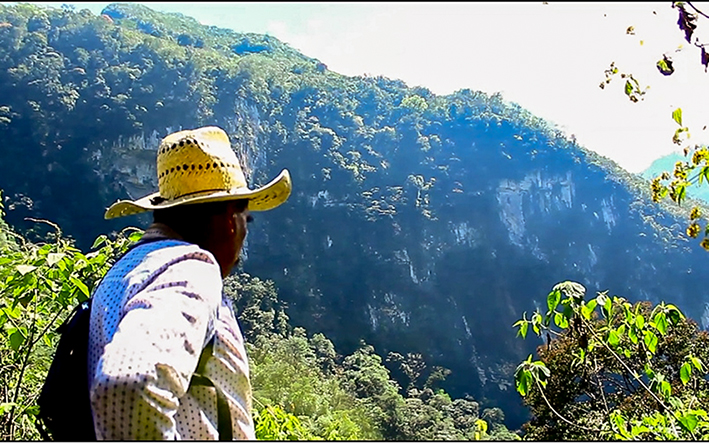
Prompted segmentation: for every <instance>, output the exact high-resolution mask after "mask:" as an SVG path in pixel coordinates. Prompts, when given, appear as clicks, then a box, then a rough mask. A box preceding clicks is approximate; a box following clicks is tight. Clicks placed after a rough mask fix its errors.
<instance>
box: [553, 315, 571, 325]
mask: <svg viewBox="0 0 709 443" xmlns="http://www.w3.org/2000/svg"><path fill="white" fill-rule="evenodd" d="M554 324H556V326H558V327H560V328H561V329H566V328H568V327H569V320H568V319H567V318H566V317H565V316H564V314H562V313H561V312H557V313H555V314H554Z"/></svg>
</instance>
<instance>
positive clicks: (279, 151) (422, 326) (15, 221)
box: [0, 4, 709, 427]
mask: <svg viewBox="0 0 709 443" xmlns="http://www.w3.org/2000/svg"><path fill="white" fill-rule="evenodd" d="M422 62H425V60H424V61H422ZM474 86H475V85H471V87H474ZM203 125H218V126H221V127H222V128H224V129H225V130H226V131H227V132H228V133H229V134H230V137H231V138H232V140H233V141H234V149H235V150H236V152H237V154H238V155H239V156H240V157H241V158H242V159H243V161H244V163H245V165H246V171H247V173H248V177H249V180H250V182H251V183H252V184H254V185H256V184H263V183H265V182H266V181H267V180H268V179H270V178H271V177H273V176H275V175H276V174H277V173H278V172H279V171H280V170H281V169H282V168H284V167H285V168H288V169H289V170H290V172H291V174H292V178H293V185H294V189H293V194H292V196H291V198H290V200H289V201H288V202H287V204H285V205H283V206H281V207H280V208H278V209H276V210H274V211H271V212H269V213H266V214H263V215H261V214H256V222H255V223H254V224H253V225H252V226H253V227H252V229H251V231H250V234H249V237H248V242H247V245H246V249H245V252H244V256H245V257H244V265H243V267H244V270H246V271H247V272H249V273H250V274H253V275H257V276H259V277H261V278H263V279H270V280H273V281H274V282H275V285H276V286H277V287H278V291H279V297H280V298H281V299H282V300H284V301H285V302H286V303H287V305H288V308H287V314H288V316H289V317H290V319H291V321H292V322H293V324H294V325H297V326H302V327H304V328H305V329H306V330H307V331H308V332H309V333H324V334H325V335H326V336H327V337H328V338H330V339H331V340H332V341H333V343H334V345H335V347H336V348H337V349H338V351H339V352H343V353H351V352H353V351H354V350H355V349H356V348H357V347H358V346H359V344H360V341H361V340H364V341H365V342H366V343H370V344H372V345H374V348H375V349H376V350H377V352H379V353H380V354H381V355H387V354H388V353H389V352H391V351H393V352H398V353H401V354H406V353H412V354H415V353H420V354H421V355H422V356H423V359H424V361H425V362H426V363H427V364H428V367H429V368H433V367H434V366H436V365H438V366H443V367H445V368H448V369H450V371H451V373H450V374H449V375H448V377H447V379H446V380H445V382H443V383H442V386H444V387H445V389H446V391H447V392H449V393H450V394H451V395H452V396H453V397H463V396H465V395H466V394H469V395H472V396H473V397H474V398H475V399H476V400H479V401H481V402H483V403H484V404H486V405H492V406H500V407H502V409H504V411H505V412H506V413H507V418H508V424H509V425H510V426H511V427H518V426H519V425H520V424H521V422H522V421H524V420H525V419H526V416H527V415H526V411H525V410H524V409H523V408H522V406H521V401H520V399H519V397H518V396H517V394H516V392H515V391H514V387H513V379H512V374H513V372H514V369H515V367H516V366H517V364H518V363H519V362H520V361H521V360H523V359H524V358H526V356H527V355H528V354H529V353H530V352H532V351H533V347H534V346H535V343H532V342H530V341H527V342H525V341H521V340H515V330H514V329H513V328H512V324H513V323H514V321H515V320H517V318H519V316H520V315H521V313H522V312H523V311H531V310H533V309H534V308H535V306H540V305H541V306H544V304H545V296H546V294H547V293H548V291H549V289H550V288H551V287H552V286H553V285H554V284H555V283H557V282H559V281H562V280H575V281H578V282H581V283H583V284H584V285H585V286H586V287H587V288H588V292H589V293H591V294H593V293H595V291H600V290H605V289H609V290H610V291H611V293H615V294H618V295H622V296H624V297H627V298H628V299H630V300H650V301H654V302H656V301H658V300H665V301H667V302H673V303H676V304H677V305H678V306H679V307H680V308H682V310H683V311H684V312H686V313H687V314H688V315H690V316H691V317H693V318H695V319H696V320H697V321H698V322H700V324H702V325H703V326H706V325H707V323H709V313H707V312H705V309H706V308H705V306H707V302H709V294H706V292H705V291H704V290H703V289H702V288H703V280H702V277H703V276H704V275H705V273H706V271H707V267H708V266H709V265H708V264H707V260H706V255H705V254H706V252H705V251H704V250H703V249H702V248H700V247H699V246H698V245H695V244H693V243H690V242H688V241H687V240H686V238H685V237H684V234H683V233H682V231H683V226H684V222H685V220H686V214H685V213H684V212H683V210H681V209H675V208H673V207H666V206H660V205H657V204H654V203H652V201H651V198H650V193H649V184H648V182H647V181H645V180H644V179H642V178H640V177H637V176H634V175H631V174H629V173H627V172H626V171H624V170H623V169H621V168H619V167H618V166H617V165H616V164H615V163H613V162H612V161H610V160H609V159H606V158H604V157H601V156H598V155H597V154H595V153H593V152H590V151H588V150H586V149H584V148H583V147H581V146H578V145H577V144H576V143H575V142H574V141H571V140H569V139H568V138H566V137H565V136H564V134H562V133H561V132H560V131H558V130H556V129H554V128H553V127H550V125H548V124H547V123H546V122H545V121H544V120H542V119H541V118H538V117H536V116H533V115H531V114H530V113H529V112H527V111H525V110H524V109H522V108H520V107H519V106H518V105H516V104H513V103H508V102H506V101H505V100H504V99H503V97H501V96H500V95H499V94H495V95H488V94H485V93H483V92H480V91H474V90H469V89H465V90H461V91H458V92H456V93H454V94H452V95H448V96H437V95H435V94H433V93H432V92H430V91H429V90H427V89H426V88H424V87H408V86H407V85H406V84H404V83H403V82H401V81H398V80H392V79H388V78H384V77H370V76H364V77H348V76H343V75H340V74H337V73H335V72H332V71H330V70H328V68H327V66H326V65H325V64H324V63H323V62H321V61H319V60H315V59H312V58H309V57H307V56H305V55H303V54H300V53H299V52H298V51H296V50H294V49H293V48H291V47H289V46H288V45H286V44H284V43H282V42H280V41H278V40H277V39H275V38H273V37H270V36H265V35H256V34H242V33H237V32H233V31H229V30H225V29H219V28H215V27H207V26H203V25H200V24H198V23H197V22H196V21H195V20H194V19H192V18H189V17H185V16H182V15H179V14H163V13H158V12H155V11H152V10H150V9H149V8H146V7H144V6H139V5H129V4H112V5H110V6H108V7H107V8H105V10H104V11H103V14H102V15H101V16H95V15H93V14H92V13H91V12H90V11H88V10H81V11H71V10H67V9H62V10H42V9H40V8H37V7H34V6H30V5H22V4H21V5H16V6H12V7H8V6H2V5H0V136H1V137H2V140H3V144H2V147H1V148H0V156H1V157H2V162H0V188H1V189H3V190H4V192H5V195H6V201H5V207H6V210H7V221H8V222H9V223H10V224H12V225H13V226H15V227H17V228H19V229H22V230H23V232H25V233H26V234H27V235H28V236H29V237H30V238H33V236H35V235H39V234H41V233H39V232H35V231H36V230H37V229H39V228H38V227H37V226H38V225H36V224H34V223H31V222H29V221H26V220H25V218H26V217H33V218H43V219H48V220H52V221H53V222H55V223H57V224H58V225H59V226H61V228H62V229H63V231H64V232H65V233H66V234H68V235H71V236H72V237H74V238H76V239H77V242H78V244H79V245H80V246H82V247H84V248H87V247H89V246H90V245H91V242H92V241H93V239H94V238H95V237H96V236H97V235H98V234H100V233H104V232H110V231H117V230H120V229H121V228H122V227H124V226H126V225H140V226H142V227H145V226H146V224H147V223H148V221H149V216H140V217H133V218H128V219H118V220H115V221H105V220H103V212H104V210H105V208H106V207H107V206H109V205H110V204H111V203H113V202H114V201H115V200H116V199H119V198H137V197H140V196H142V195H145V194H147V193H149V192H152V191H154V190H155V189H157V180H156V172H155V155H156V148H157V145H158V143H159V140H160V139H161V138H162V137H164V136H165V135H167V134H168V133H170V132H172V131H174V130H178V129H180V128H185V129H186V128H194V127H198V126H203ZM619 149H620V147H619ZM399 375H401V374H399ZM426 375H428V374H424V375H423V378H425V376H426Z"/></svg>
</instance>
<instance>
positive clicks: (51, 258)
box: [47, 252, 66, 266]
mask: <svg viewBox="0 0 709 443" xmlns="http://www.w3.org/2000/svg"><path fill="white" fill-rule="evenodd" d="M65 256H66V254H64V253H62V252H60V253H51V254H48V255H47V265H49V266H54V264H56V263H57V262H59V260H61V259H63V258H64V257H65Z"/></svg>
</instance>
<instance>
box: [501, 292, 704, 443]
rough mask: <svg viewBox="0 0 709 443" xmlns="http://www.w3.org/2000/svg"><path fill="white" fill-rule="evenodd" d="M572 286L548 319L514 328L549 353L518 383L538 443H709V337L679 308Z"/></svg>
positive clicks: (531, 363)
mask: <svg viewBox="0 0 709 443" xmlns="http://www.w3.org/2000/svg"><path fill="white" fill-rule="evenodd" d="M584 295H585V288H584V287H583V286H582V285H580V284H578V283H574V282H564V283H560V284H559V285H556V286H555V287H554V288H553V289H552V291H551V292H550V293H549V295H548V297H547V307H548V310H547V311H546V313H544V314H542V311H540V310H539V309H537V311H536V312H534V313H533V314H532V316H531V318H530V319H527V318H526V314H525V315H524V316H523V318H522V319H521V320H519V321H518V322H517V323H515V327H517V328H518V334H519V335H520V336H522V337H523V338H524V337H526V335H527V333H528V332H529V330H530V328H531V330H532V331H533V332H534V333H535V334H536V335H537V336H539V337H543V338H545V339H546V343H545V344H544V345H541V346H540V347H539V348H538V349H537V354H538V356H539V360H533V359H532V356H531V355H530V356H529V358H528V359H527V360H526V361H524V362H522V363H521V364H520V365H519V366H518V368H517V371H516V373H515V383H516V387H517V390H518V392H519V393H520V394H521V395H522V396H523V397H524V401H525V403H526V404H527V405H529V406H530V408H531V411H532V415H533V418H532V419H531V420H530V421H529V422H528V423H526V424H525V425H524V429H525V431H526V437H527V438H531V439H533V440H549V439H550V440H578V439H582V440H596V439H598V438H599V437H601V438H603V439H612V440H614V439H623V440H626V439H643V440H647V439H672V440H681V439H691V440H695V439H698V438H709V421H707V414H706V410H707V407H709V403H708V402H709V385H708V384H707V381H706V380H705V377H706V375H707V374H708V373H709V371H708V370H707V367H706V366H705V364H704V363H703V362H706V361H707V359H708V358H709V335H708V334H707V333H706V332H705V331H701V330H700V329H699V328H698V326H697V324H696V323H694V322H693V321H692V320H690V319H687V318H685V317H684V315H683V314H682V313H681V312H680V311H679V309H677V307H675V306H673V305H670V304H665V303H660V304H658V305H656V306H654V307H653V306H651V304H650V303H648V302H638V303H635V304H631V303H630V302H628V301H627V300H625V299H624V298H622V297H618V296H612V297H611V296H609V295H607V292H603V293H599V294H598V295H597V296H596V297H594V298H592V299H590V300H584Z"/></svg>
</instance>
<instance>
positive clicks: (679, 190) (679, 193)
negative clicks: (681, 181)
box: [677, 185, 687, 205]
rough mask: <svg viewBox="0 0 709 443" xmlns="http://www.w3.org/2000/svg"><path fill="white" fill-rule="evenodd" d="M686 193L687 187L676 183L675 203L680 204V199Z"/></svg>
mask: <svg viewBox="0 0 709 443" xmlns="http://www.w3.org/2000/svg"><path fill="white" fill-rule="evenodd" d="M686 195H687V187H686V186H684V185H677V204H678V205H681V204H682V200H684V198H685V197H686Z"/></svg>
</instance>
